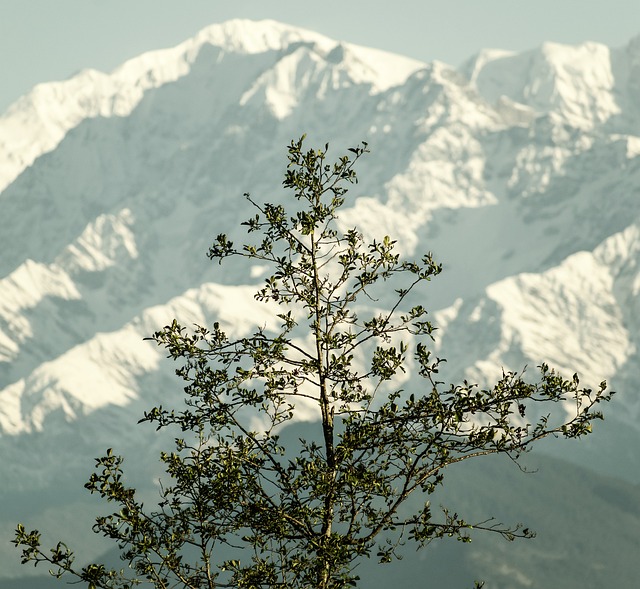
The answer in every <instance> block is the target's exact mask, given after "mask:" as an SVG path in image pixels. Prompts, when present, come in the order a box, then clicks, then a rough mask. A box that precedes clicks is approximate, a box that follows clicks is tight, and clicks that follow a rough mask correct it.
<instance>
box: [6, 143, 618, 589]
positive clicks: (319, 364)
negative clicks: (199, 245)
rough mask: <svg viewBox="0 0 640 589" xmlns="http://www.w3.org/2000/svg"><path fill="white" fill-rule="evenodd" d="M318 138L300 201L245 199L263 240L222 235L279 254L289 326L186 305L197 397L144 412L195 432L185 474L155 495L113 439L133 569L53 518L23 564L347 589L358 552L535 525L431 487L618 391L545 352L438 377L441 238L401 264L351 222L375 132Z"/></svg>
mask: <svg viewBox="0 0 640 589" xmlns="http://www.w3.org/2000/svg"><path fill="white" fill-rule="evenodd" d="M303 139H304V138H303ZM303 139H301V140H300V141H297V142H292V143H291V145H290V146H289V165H288V168H287V171H286V175H285V179H284V183H283V184H284V186H285V188H287V189H290V190H291V191H292V192H293V196H294V197H295V202H297V203H298V205H297V208H296V210H294V211H293V212H291V211H288V210H287V209H286V208H285V207H283V206H281V205H275V204H259V203H257V202H256V201H254V200H252V199H251V197H250V196H249V195H246V196H247V198H248V199H249V201H250V202H251V204H252V205H253V206H254V207H255V209H256V211H257V212H256V214H255V216H254V217H252V218H251V219H249V220H248V221H247V222H246V223H244V225H246V227H247V230H248V233H249V234H250V236H257V238H256V239H253V241H252V240H251V239H249V241H250V243H248V244H246V245H243V246H242V247H236V246H235V245H234V244H233V243H232V242H231V241H230V240H229V239H228V238H227V236H226V235H224V234H221V235H218V237H217V238H216V239H215V242H214V243H213V245H212V247H211V249H210V251H209V257H210V258H211V259H212V260H217V261H219V262H220V263H222V262H223V261H224V260H226V259H227V258H230V257H240V258H245V259H248V260H250V261H259V262H260V263H262V264H265V263H266V264H269V265H270V266H271V267H272V268H273V273H272V274H271V275H270V277H269V278H267V279H266V282H265V284H264V287H263V288H261V289H260V290H259V291H258V292H257V294H256V299H257V300H258V301H263V302H265V303H268V304H270V305H272V307H273V308H274V309H276V311H275V316H274V319H275V320H276V323H275V324H276V325H279V327H278V328H275V329H267V328H266V327H263V328H258V329H257V330H256V331H255V333H253V335H251V336H249V337H242V338H240V339H235V340H234V339H230V338H229V337H228V336H227V335H226V334H225V333H224V332H223V331H222V330H221V328H220V326H219V324H217V323H216V324H214V325H213V327H212V328H211V329H208V328H206V327H201V326H196V327H195V328H194V329H191V330H187V329H186V328H185V327H184V326H182V325H179V324H178V323H177V322H176V321H173V323H172V324H171V325H168V326H167V327H165V328H164V329H162V330H160V331H158V332H157V333H155V334H154V336H153V338H152V339H154V340H155V341H156V342H157V343H158V345H161V346H164V347H165V348H166V350H167V352H168V355H169V356H170V357H171V358H173V359H174V360H176V361H178V362H179V368H178V369H177V370H176V372H177V374H178V375H179V376H180V377H181V378H182V379H183V381H184V383H185V385H184V391H185V393H186V408H183V409H182V410H180V411H178V410H169V409H165V408H163V407H162V406H160V407H156V408H153V409H151V410H150V411H149V412H148V413H145V415H144V418H143V419H141V421H143V422H149V423H151V424H155V425H156V427H157V428H158V429H164V428H170V427H174V428H177V429H178V430H179V431H180V434H179V435H180V436H181V437H179V438H178V439H176V440H175V448H174V449H173V450H172V451H170V452H166V453H162V455H161V460H162V462H163V463H164V467H165V469H166V472H167V474H168V475H169V481H170V482H169V483H168V484H167V486H163V487H162V488H161V492H160V501H159V504H158V507H157V508H156V509H155V510H154V511H148V510H146V509H145V508H144V507H143V505H142V503H141V501H140V500H139V499H138V498H137V496H136V491H135V489H133V488H129V487H127V486H126V484H125V482H124V480H123V470H122V458H120V457H119V456H116V455H114V454H113V452H112V450H108V451H107V453H106V455H105V456H104V457H102V458H100V459H98V460H97V468H96V472H95V473H94V474H93V475H92V476H91V478H90V480H89V482H88V483H87V484H86V487H87V488H88V489H89V490H90V491H91V492H92V493H97V494H99V495H100V497H102V498H103V499H106V500H107V501H108V502H110V503H113V504H115V505H116V506H117V507H116V508H115V510H114V511H113V513H111V514H110V515H107V516H104V517H98V518H97V520H96V524H95V526H94V530H95V531H96V532H97V533H100V534H103V535H104V536H106V537H108V538H111V539H113V540H114V541H115V542H116V543H117V545H118V547H119V548H120V549H121V557H122V559H123V560H124V561H125V562H126V563H127V564H128V567H127V568H126V569H123V570H111V569H109V568H107V567H105V566H104V565H100V564H90V565H88V566H86V567H84V568H77V567H76V566H75V564H74V557H73V553H72V552H71V551H70V550H69V549H68V548H67V546H66V545H65V544H63V543H58V544H57V545H56V546H55V547H54V548H52V549H51V550H48V551H47V550H45V549H44V548H43V547H42V546H41V542H40V534H39V533H38V531H37V530H36V531H26V530H25V528H24V527H23V526H22V525H19V526H18V528H17V531H16V536H15V539H14V543H15V544H16V546H18V547H20V548H21V549H22V558H23V562H25V563H26V562H30V561H32V562H34V563H35V564H38V563H41V562H46V563H48V564H49V565H50V566H52V567H53V569H52V571H51V572H52V574H53V575H55V576H57V577H60V576H62V575H63V574H65V573H70V574H71V575H75V577H77V578H78V579H80V580H81V581H83V582H84V583H87V584H88V586H89V587H93V588H98V587H100V588H107V587H110V588H115V587H117V588H120V589H126V588H129V587H133V586H135V585H137V584H141V583H143V584H144V583H148V584H151V585H152V586H154V587H157V588H163V589H165V588H170V587H184V588H194V589H195V588H202V587H207V588H209V589H213V588H215V587H237V588H275V587H287V588H310V587H313V588H317V589H329V588H331V589H336V588H339V587H347V586H355V585H356V584H357V580H358V577H357V576H356V575H355V573H354V565H355V564H356V562H357V561H358V560H359V559H362V558H370V557H375V558H377V559H378V561H379V562H380V563H386V562H389V561H391V560H392V559H394V558H395V557H396V556H397V550H398V548H399V547H400V546H402V545H403V544H405V543H415V544H417V545H418V546H425V545H426V544H428V543H430V542H431V541H433V540H434V539H438V538H442V537H444V536H453V537H457V538H458V539H459V540H461V541H463V542H466V541H469V540H470V537H469V532H470V531H471V530H472V529H478V530H487V531H490V532H494V533H498V534H501V535H502V536H504V537H505V538H507V539H509V540H512V539H514V538H516V537H531V536H532V535H533V534H532V532H530V531H529V530H528V529H527V528H524V529H523V528H522V527H521V526H519V525H518V526H515V527H511V528H510V527H505V526H504V525H502V524H499V523H498V522H495V521H494V520H492V519H489V520H486V521H484V522H479V523H473V524H472V523H469V522H467V521H465V520H464V519H463V518H461V517H460V516H459V515H458V514H457V513H455V512H453V511H450V510H448V509H447V508H440V509H437V508H436V509H434V507H433V506H432V505H431V504H430V502H429V496H430V495H431V494H432V493H433V492H434V490H435V489H436V488H437V487H438V486H439V485H441V484H442V483H443V481H444V475H445V472H446V469H447V468H448V467H451V466H453V465H454V464H457V463H460V462H464V461H466V460H469V459H473V458H478V457H480V456H486V455H490V454H507V455H508V456H509V457H511V458H512V459H513V460H514V461H517V459H518V457H519V456H520V455H521V454H522V453H523V452H525V451H527V450H528V449H529V447H530V446H531V445H532V444H533V443H534V442H536V441H538V440H540V439H542V438H544V437H546V436H549V435H554V436H558V435H560V436H564V437H567V438H573V437H579V436H582V435H584V434H587V433H589V432H590V431H591V422H592V421H593V420H594V419H600V418H601V417H602V416H601V414H600V413H599V412H598V411H596V408H597V407H596V406H597V405H598V404H599V403H600V402H601V401H608V400H609V399H610V396H611V393H607V392H606V388H605V387H606V385H605V383H602V384H601V385H600V388H599V389H598V390H596V391H592V390H590V389H585V388H580V387H579V382H578V378H577V376H574V377H573V378H572V379H569V380H566V379H564V378H562V377H561V376H560V375H559V374H557V373H556V372H554V371H553V370H550V369H549V368H548V367H547V366H546V365H542V366H540V373H539V377H538V378H537V380H536V381H535V382H527V381H525V380H524V375H523V374H516V373H512V372H509V373H505V374H503V376H502V378H501V379H500V380H499V382H497V383H496V384H495V385H494V386H493V387H491V388H488V389H482V388H480V387H478V386H476V385H474V384H470V383H467V382H464V383H462V384H461V385H450V386H444V384H443V383H441V382H438V381H437V374H438V366H439V363H440V360H439V359H437V358H432V356H431V353H430V351H429V345H428V344H429V342H430V340H431V339H432V336H433V332H434V327H433V326H432V324H431V323H430V322H429V320H428V319H427V312H426V311H425V309H424V308H423V307H422V306H420V305H413V306H412V305H411V304H410V303H409V300H410V299H412V298H413V299H415V298H416V295H417V294H418V290H419V287H421V286H423V285H424V284H425V283H426V282H428V281H429V280H431V278H432V277H434V276H436V275H437V274H438V273H439V272H440V270H441V267H440V266H439V265H438V264H436V262H434V260H433V259H432V257H431V255H430V254H427V255H425V256H424V257H423V258H422V259H421V260H420V261H419V262H416V261H405V260H402V259H401V258H400V256H399V255H398V254H397V253H395V251H394V250H395V245H396V242H395V241H393V240H391V239H390V238H389V237H386V236H385V237H384V238H383V239H381V240H380V241H377V240H376V241H372V242H370V243H368V242H365V240H364V238H363V236H362V235H361V234H360V233H359V232H358V231H357V230H356V229H349V230H347V231H341V230H340V229H339V225H338V223H337V220H338V217H337V215H338V210H339V209H340V207H341V206H343V204H344V202H345V194H346V192H347V188H346V186H347V185H348V184H350V183H355V182H356V174H355V171H354V164H355V162H356V161H357V160H358V159H359V158H360V157H361V156H362V155H363V154H365V153H366V152H367V145H366V143H363V144H362V145H361V146H359V147H356V148H353V149H350V150H349V152H350V154H349V155H347V156H343V157H341V158H339V159H338V161H337V162H335V163H332V164H330V163H327V159H326V157H327V155H326V154H327V149H328V146H325V149H324V150H313V149H312V150H308V151H305V150H303ZM291 202H294V201H293V199H291ZM389 296H392V297H393V301H392V303H391V304H390V305H386V307H385V308H384V309H383V310H376V309H375V307H376V300H377V298H379V297H382V298H384V297H387V299H388V298H389ZM278 311H280V312H278ZM410 373H411V374H412V376H411V378H409V374H410ZM401 386H408V387H409V388H410V391H407V392H404V391H403V390H402V389H401ZM568 400H571V401H572V403H573V406H574V408H575V411H574V413H573V414H572V416H569V417H567V418H566V419H565V420H564V421H558V419H555V420H552V419H551V418H550V414H549V415H547V414H546V413H545V411H546V409H545V408H546V407H548V406H550V405H553V404H558V403H561V404H563V406H564V405H566V401H568ZM301 404H304V405H305V406H306V407H307V409H308V407H310V406H311V407H315V409H316V411H317V415H318V417H319V421H318V423H317V425H316V424H315V423H314V424H312V425H310V426H309V430H310V432H312V429H313V428H315V427H317V432H316V434H314V433H310V437H309V438H308V439H300V440H299V444H298V445H297V446H296V447H291V445H289V446H288V447H285V445H284V444H283V443H281V441H280V439H281V436H280V432H281V430H282V428H283V426H285V425H286V424H287V422H289V421H290V420H292V419H293V418H294V415H295V413H296V406H297V405H301ZM536 405H540V406H541V408H542V409H543V411H539V410H537V409H536V407H535V406H536ZM558 413H560V414H561V415H565V414H564V412H563V411H560V412H558ZM531 414H534V415H543V417H541V418H538V419H533V420H531V421H529V420H528V419H527V416H528V415H531ZM556 422H557V423H556ZM410 495H419V496H420V497H421V501H420V505H421V508H420V509H419V510H417V511H415V512H413V513H407V510H406V509H401V507H402V506H403V504H404V502H405V501H406V500H407V498H408V497H409V496H410ZM382 538H384V539H385V541H382V540H381V539H382Z"/></svg>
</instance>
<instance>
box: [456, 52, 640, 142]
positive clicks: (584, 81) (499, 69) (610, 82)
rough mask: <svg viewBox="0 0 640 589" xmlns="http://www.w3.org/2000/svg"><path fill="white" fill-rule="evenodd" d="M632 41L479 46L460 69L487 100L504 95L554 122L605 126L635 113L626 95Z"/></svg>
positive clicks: (609, 127)
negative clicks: (618, 45) (617, 45)
mask: <svg viewBox="0 0 640 589" xmlns="http://www.w3.org/2000/svg"><path fill="white" fill-rule="evenodd" d="M637 44H638V43H637V42H636V43H634V41H632V42H630V43H629V45H628V46H627V47H626V49H623V50H617V49H614V50H612V49H610V48H609V47H607V46H605V45H602V44H600V43H592V42H587V43H583V44H581V45H575V46H574V45H563V44H559V43H544V44H543V45H542V46H540V47H539V48H537V49H534V50H531V51H525V52H522V53H514V52H505V51H499V50H483V51H481V52H480V53H479V54H478V55H476V56H475V57H473V58H472V59H470V60H469V61H468V62H466V63H465V64H464V65H463V66H462V67H461V69H460V71H461V72H462V73H463V74H464V75H465V76H466V78H467V79H468V80H469V82H470V83H471V84H472V85H473V86H474V87H475V88H476V89H477V90H478V92H479V93H480V94H481V95H482V96H483V97H484V98H485V99H486V100H488V101H489V102H490V103H492V104H495V103H497V102H498V101H499V100H500V99H501V98H502V97H507V98H508V99H510V100H512V101H514V102H516V103H520V104H522V105H525V106H527V107H530V108H531V109H533V110H534V111H535V112H537V113H538V115H542V116H548V115H551V116H553V117H555V118H556V120H557V122H558V123H559V124H563V125H569V126H571V127H574V128H577V129H581V130H583V131H587V130H593V129H597V128H600V127H603V126H604V127H605V128H606V129H607V130H609V131H610V130H613V129H617V128H622V127H624V124H626V123H628V121H629V120H630V119H633V120H636V118H637V109H638V107H637V104H636V105H633V104H631V103H630V101H629V100H628V99H627V96H628V95H629V92H630V88H629V85H630V84H633V83H634V82H633V76H630V75H629V72H630V71H631V69H633V67H634V62H636V61H637V60H638V56H637V53H638V51H637V49H636V48H635V45H637ZM635 83H636V84H637V82H635ZM631 93H632V94H635V92H633V91H632V92H631ZM638 129H639V128H638V127H637V126H636V127H635V131H634V132H636V133H638ZM626 130H627V131H629V129H628V128H627V129H626Z"/></svg>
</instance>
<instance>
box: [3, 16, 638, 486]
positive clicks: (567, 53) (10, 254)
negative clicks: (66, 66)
mask: <svg viewBox="0 0 640 589" xmlns="http://www.w3.org/2000/svg"><path fill="white" fill-rule="evenodd" d="M302 133H307V135H308V136H309V139H308V142H309V144H316V145H323V144H324V143H325V142H327V141H329V142H330V144H331V152H332V153H333V154H334V155H336V156H337V155H339V154H341V152H342V150H343V149H345V148H346V147H348V146H350V145H355V144H357V143H358V142H359V141H360V140H366V141H367V142H368V143H369V144H370V148H371V151H372V153H371V154H370V155H368V156H367V157H366V158H365V159H363V160H362V162H361V165H359V167H358V175H359V179H360V183H359V184H358V185H357V186H356V187H355V188H353V189H352V190H351V192H350V193H349V194H350V196H351V198H352V199H353V200H351V201H349V205H348V208H347V209H346V210H345V212H344V214H343V217H342V223H344V225H345V226H352V225H356V224H357V225H358V226H359V228H360V229H361V230H362V231H363V232H364V233H365V234H366V235H372V236H373V235H384V234H389V235H391V236H392V237H395V238H397V239H398V241H399V245H400V247H401V249H402V251H403V253H405V254H406V255H409V256H410V255H412V254H416V255H419V254H420V253H421V252H423V251H427V250H431V251H434V252H435V254H436V257H437V258H438V259H439V261H441V262H443V264H444V266H445V271H444V273H443V274H442V276H441V277H439V278H438V279H437V280H436V281H434V282H433V284H432V286H431V287H430V288H429V290H428V292H427V294H426V302H425V301H421V302H423V303H425V306H427V308H429V309H430V310H431V312H432V313H433V314H434V317H435V319H436V323H437V325H438V326H439V332H438V342H437V352H438V354H439V355H441V356H444V357H446V358H448V360H449V361H448V364H447V366H448V372H449V375H450V376H451V377H452V378H462V377H469V378H472V379H475V380H476V381H485V380H492V379H494V378H495V376H496V375H498V374H500V372H501V370H502V368H503V367H504V368H505V369H516V370H517V369H521V368H522V367H523V366H524V365H529V366H535V365H537V364H539V363H540V362H541V361H547V362H549V363H550V364H551V365H553V366H556V367H558V368H560V369H561V370H564V371H566V372H567V373H569V374H572V373H573V372H574V371H577V372H579V373H580V375H581V380H582V381H583V382H584V383H585V384H591V385H593V386H597V384H598V383H599V382H600V381H601V380H603V379H607V380H608V381H610V383H611V385H612V388H614V389H616V390H618V391H619V394H618V395H617V396H616V397H615V400H614V402H613V403H612V404H611V406H610V407H606V408H605V410H606V414H607V416H608V418H610V419H612V420H613V423H619V424H621V425H624V427H625V428H626V429H625V431H632V432H634V433H633V435H634V436H637V440H638V441H640V396H639V395H638V390H639V388H640V352H639V349H640V319H639V317H640V157H638V156H640V37H637V38H636V39H634V40H632V41H631V42H630V43H629V44H628V45H627V46H626V47H623V48H617V49H612V48H608V47H606V46H603V45H599V44H595V43H585V44H583V45H580V46H575V47H570V46H563V45H558V44H551V43H548V44H545V45H543V46H542V47H539V48H537V49H533V50H531V51H527V52H524V53H517V54H516V53H507V52H503V51H496V50H485V51H481V52H480V53H479V54H478V55H476V56H475V57H473V58H472V59H470V60H469V61H468V62H467V63H465V64H464V65H463V66H462V67H461V68H459V69H457V70H456V69H454V68H452V67H450V66H448V65H446V64H443V63H438V62H434V63H430V64H425V63H420V62H417V61H415V60H411V59H408V58H405V57H401V56H396V55H391V54H388V53H384V52H381V51H378V50H374V49H368V48H363V47H358V46H355V45H351V44H348V43H339V42H336V41H333V40H331V39H328V38H326V37H323V36H321V35H318V34H316V33H313V32H310V31H305V30H302V29H297V28H293V27H289V26H286V25H282V24H279V23H276V22H272V21H262V22H249V21H231V22H228V23H225V24H222V25H213V26H211V27H209V28H207V29H205V30H203V31H201V32H200V33H199V34H198V35H196V36H195V37H194V38H192V39H190V40H188V41H186V42H184V43H183V44H181V45H179V46H177V47H174V48H172V49H167V50H162V51H156V52H150V53H146V54H144V55H141V56H140V57H137V58H135V59H132V60H130V61H128V62H127V63H125V64H123V65H122V66H121V67H120V68H118V69H117V70H115V71H114V72H113V73H111V74H104V73H101V72H97V71H92V70H88V71H83V72H81V73H80V74H78V75H77V76H75V77H73V78H71V79H69V80H66V81H64V82H55V83H46V84H41V85H39V86H37V87H36V88H34V89H33V91H32V92H31V93H29V94H28V95H26V96H24V97H23V98H21V99H20V100H18V101H17V102H16V103H14V104H13V105H12V106H11V107H10V108H9V109H8V111H7V112H6V113H5V114H4V115H3V116H2V117H1V118H0V190H1V192H0V251H2V255H1V256H0V455H2V456H3V459H2V464H1V465H0V478H1V479H2V481H3V487H4V489H5V490H14V491H18V490H20V489H23V488H27V487H29V488H37V487H41V488H43V489H44V488H47V486H48V485H51V484H54V482H55V481H57V480H62V479H66V478H68V477H69V476H75V474H76V473H86V472H87V470H88V468H90V463H88V462H87V461H86V457H87V456H94V455H97V454H98V453H100V452H102V451H103V449H104V448H106V447H107V446H117V447H118V448H119V449H122V451H123V453H125V454H126V453H127V448H133V449H135V448H140V447H144V448H145V451H144V452H139V453H138V455H137V457H136V458H134V460H138V461H139V463H140V464H141V465H144V464H145V463H146V462H148V461H149V460H153V458H152V456H155V455H154V454H153V453H152V452H151V450H149V451H147V447H148V444H149V442H148V441H144V442H142V441H141V440H142V438H141V436H142V433H138V432H139V431H141V430H143V429H144V428H141V427H139V428H135V427H133V424H134V423H135V422H136V420H137V419H138V418H139V416H140V415H141V413H142V410H143V409H146V408H149V407H150V406H152V405H153V404H155V403H158V402H161V401H162V402H163V403H166V402H167V399H173V400H177V401H179V394H180V384H179V383H178V382H177V381H176V380H175V379H174V378H173V377H172V371H173V368H174V367H173V366H172V365H171V362H169V361H168V360H165V359H164V353H163V351H162V350H161V349H158V348H156V347H155V346H154V345H153V344H152V343H151V342H148V341H143V338H144V337H146V336H148V335H150V334H151V333H152V332H153V331H154V330H156V329H158V328H159V327H161V326H162V325H165V324H167V323H168V322H170V321H171V320H172V319H173V318H174V317H176V318H178V320H180V321H181V322H183V323H186V324H193V323H200V324H207V323H212V322H213V321H214V320H217V321H220V322H221V323H222V324H223V325H224V326H225V327H226V328H227V329H229V330H230V331H231V332H234V333H243V332H247V331H249V330H250V329H251V328H252V327H253V326H254V325H255V324H256V323H257V324H263V323H264V322H266V321H267V320H268V314H267V310H266V309H264V308H263V307H262V306H260V305H259V304H257V303H255V301H254V300H253V297H252V295H253V292H254V291H255V288H256V285H257V284H259V283H260V281H261V279H262V278H263V269H262V268H260V267H253V268H247V267H244V266H235V267H234V266H232V265H230V264H227V265H225V266H223V267H222V269H220V267H218V266H214V265H213V264H211V263H210V262H209V261H208V260H207V259H206V257H205V252H206V250H207V248H208V246H209V243H210V241H211V239H212V237H213V236H215V235H216V234H217V233H220V232H226V233H228V234H230V235H231V236H233V235H238V236H240V235H241V234H242V231H241V230H240V228H239V223H240V222H241V221H242V220H244V219H245V218H247V217H248V216H250V215H251V211H250V210H249V209H248V207H247V203H246V201H245V200H244V199H243V198H242V194H243V193H244V192H246V191H250V192H251V193H252V194H253V195H254V196H255V197H256V198H258V199H262V198H265V199H268V200H271V201H274V200H275V201H278V200H281V199H285V198H287V195H286V194H283V193H282V191H281V190H280V189H279V186H280V184H281V177H282V174H283V171H284V165H285V162H286V152H285V146H286V145H287V144H288V143H289V141H290V140H291V139H293V138H298V137H299V136H300V135H301V134H302ZM594 437H595V436H594ZM603 439H604V438H603ZM594 443H595V442H594ZM603 443H604V442H603ZM611 443H612V444H614V442H611ZM636 465H637V463H636ZM628 474H629V478H630V479H631V480H634V481H636V482H637V481H640V473H639V472H630V473H628Z"/></svg>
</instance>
